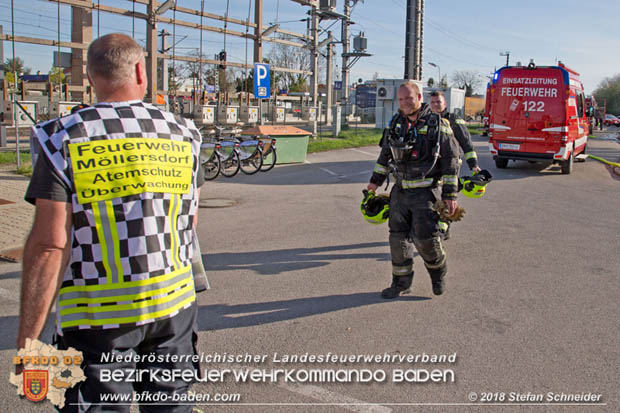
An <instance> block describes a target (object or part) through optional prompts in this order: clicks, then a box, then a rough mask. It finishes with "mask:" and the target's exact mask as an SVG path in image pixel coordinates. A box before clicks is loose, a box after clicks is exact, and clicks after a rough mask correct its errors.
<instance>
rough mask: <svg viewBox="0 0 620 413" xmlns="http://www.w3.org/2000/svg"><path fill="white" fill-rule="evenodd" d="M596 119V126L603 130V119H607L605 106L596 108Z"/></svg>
mask: <svg viewBox="0 0 620 413" xmlns="http://www.w3.org/2000/svg"><path fill="white" fill-rule="evenodd" d="M594 119H596V126H597V127H598V128H599V130H603V119H605V113H604V111H603V108H596V109H595V110H594Z"/></svg>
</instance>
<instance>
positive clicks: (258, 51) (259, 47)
mask: <svg viewBox="0 0 620 413" xmlns="http://www.w3.org/2000/svg"><path fill="white" fill-rule="evenodd" d="M255 1H256V3H255V5H254V24H256V27H255V28H254V63H262V62H263V40H262V39H261V35H262V33H263V0H255Z"/></svg>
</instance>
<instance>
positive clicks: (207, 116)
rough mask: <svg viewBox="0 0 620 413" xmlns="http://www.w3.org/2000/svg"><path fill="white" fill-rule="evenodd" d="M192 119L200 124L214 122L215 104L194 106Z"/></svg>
mask: <svg viewBox="0 0 620 413" xmlns="http://www.w3.org/2000/svg"><path fill="white" fill-rule="evenodd" d="M194 121H195V122H196V123H199V124H202V125H212V124H214V123H215V106H203V105H196V106H194Z"/></svg>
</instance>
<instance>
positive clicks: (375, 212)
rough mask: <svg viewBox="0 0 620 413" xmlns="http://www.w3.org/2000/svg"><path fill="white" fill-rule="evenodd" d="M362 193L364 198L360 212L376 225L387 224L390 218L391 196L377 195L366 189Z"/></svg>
mask: <svg viewBox="0 0 620 413" xmlns="http://www.w3.org/2000/svg"><path fill="white" fill-rule="evenodd" d="M362 193H363V194H364V198H363V199H362V203H361V205H360V211H361V212H362V216H363V217H364V219H365V220H366V221H368V222H370V223H371V224H375V225H379V224H383V223H384V222H386V221H387V220H388V217H389V216H390V196H389V195H386V194H381V195H376V194H375V193H374V191H367V190H365V189H364V190H363V191H362Z"/></svg>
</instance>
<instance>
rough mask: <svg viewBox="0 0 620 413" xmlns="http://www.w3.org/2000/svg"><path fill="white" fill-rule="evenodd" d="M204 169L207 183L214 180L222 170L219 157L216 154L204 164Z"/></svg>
mask: <svg viewBox="0 0 620 413" xmlns="http://www.w3.org/2000/svg"><path fill="white" fill-rule="evenodd" d="M202 167H203V169H204V173H205V179H206V180H207V181H212V180H214V179H215V178H217V177H218V175H219V174H220V169H221V167H222V165H221V163H220V158H219V156H217V155H216V154H214V155H213V156H211V158H210V159H209V160H208V161H206V162H205V163H203V164H202Z"/></svg>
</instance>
